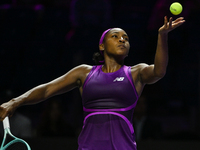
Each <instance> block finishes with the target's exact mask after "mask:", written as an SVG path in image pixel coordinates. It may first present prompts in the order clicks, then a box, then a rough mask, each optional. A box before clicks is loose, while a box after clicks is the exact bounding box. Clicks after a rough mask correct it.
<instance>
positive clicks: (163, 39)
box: [154, 32, 168, 77]
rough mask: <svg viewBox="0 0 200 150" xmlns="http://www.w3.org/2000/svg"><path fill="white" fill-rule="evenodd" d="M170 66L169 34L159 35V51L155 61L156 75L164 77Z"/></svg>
mask: <svg viewBox="0 0 200 150" xmlns="http://www.w3.org/2000/svg"><path fill="white" fill-rule="evenodd" d="M167 65H168V34H167V33H160V32H159V33H158V41H157V49H156V54H155V60H154V73H155V75H156V76H160V77H163V76H164V75H165V73H166V69H167Z"/></svg>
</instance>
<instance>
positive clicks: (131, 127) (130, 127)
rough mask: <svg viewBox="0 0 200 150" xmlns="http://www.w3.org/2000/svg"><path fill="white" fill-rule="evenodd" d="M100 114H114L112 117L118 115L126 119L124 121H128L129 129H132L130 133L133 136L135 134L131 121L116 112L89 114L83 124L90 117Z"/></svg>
mask: <svg viewBox="0 0 200 150" xmlns="http://www.w3.org/2000/svg"><path fill="white" fill-rule="evenodd" d="M100 114H112V115H116V116H119V117H121V118H122V119H124V121H126V123H127V125H128V127H129V129H130V131H131V134H133V133H134V129H133V125H132V124H131V123H130V121H129V120H128V119H127V118H126V117H124V115H122V114H119V113H116V112H110V111H108V112H94V113H91V114H89V115H87V116H86V117H85V119H84V121H83V124H85V122H86V120H87V118H89V117H90V116H93V115H100ZM83 128H84V126H83Z"/></svg>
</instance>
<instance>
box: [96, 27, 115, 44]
mask: <svg viewBox="0 0 200 150" xmlns="http://www.w3.org/2000/svg"><path fill="white" fill-rule="evenodd" d="M111 29H112V28H110V29H107V30H106V31H104V32H103V33H102V35H101V38H100V40H99V45H100V44H102V43H103V39H104V37H105V35H106V33H108V32H109V31H110V30H111Z"/></svg>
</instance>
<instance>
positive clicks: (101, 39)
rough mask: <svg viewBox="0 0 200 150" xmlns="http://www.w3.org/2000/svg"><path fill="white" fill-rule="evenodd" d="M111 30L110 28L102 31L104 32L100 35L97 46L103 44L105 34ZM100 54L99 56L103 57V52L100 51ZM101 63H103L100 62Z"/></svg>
mask: <svg viewBox="0 0 200 150" xmlns="http://www.w3.org/2000/svg"><path fill="white" fill-rule="evenodd" d="M111 29H112V28H110V29H107V30H106V31H104V32H103V33H102V35H101V38H100V40H99V45H100V44H102V43H103V39H104V37H105V35H106V33H108V32H109V31H110V30H111ZM100 53H101V55H102V56H103V52H102V51H101V50H100ZM101 62H103V61H101Z"/></svg>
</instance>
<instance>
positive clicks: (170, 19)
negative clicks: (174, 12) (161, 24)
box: [169, 17, 173, 28]
mask: <svg viewBox="0 0 200 150" xmlns="http://www.w3.org/2000/svg"><path fill="white" fill-rule="evenodd" d="M172 20H173V18H172V17H170V18H169V28H172Z"/></svg>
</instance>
